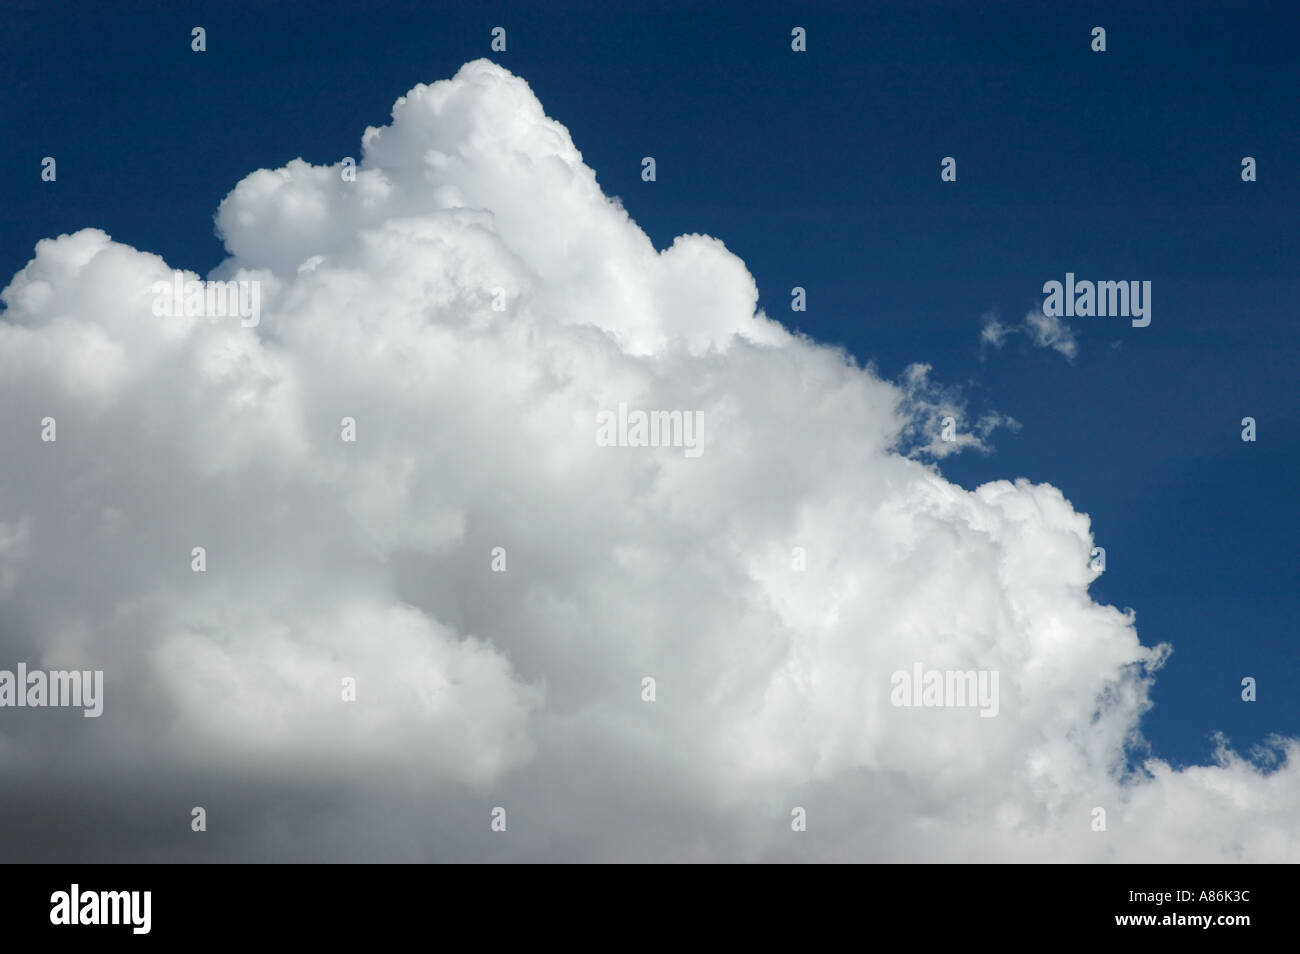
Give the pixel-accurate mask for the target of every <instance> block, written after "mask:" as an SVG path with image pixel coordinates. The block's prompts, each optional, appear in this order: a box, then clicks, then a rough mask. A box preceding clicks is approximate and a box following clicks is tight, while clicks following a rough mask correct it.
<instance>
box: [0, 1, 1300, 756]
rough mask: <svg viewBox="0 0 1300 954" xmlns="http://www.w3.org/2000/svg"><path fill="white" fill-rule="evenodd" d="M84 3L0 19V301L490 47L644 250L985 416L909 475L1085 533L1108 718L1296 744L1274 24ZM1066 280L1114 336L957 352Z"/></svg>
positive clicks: (1284, 79)
mask: <svg viewBox="0 0 1300 954" xmlns="http://www.w3.org/2000/svg"><path fill="white" fill-rule="evenodd" d="M109 6H110V7H111V9H103V7H102V5H101V4H99V3H79V2H78V3H66V2H65V3H58V4H53V3H31V2H28V0H6V3H5V7H4V11H3V13H0V22H3V29H4V39H5V43H4V48H5V56H4V57H0V121H2V123H3V126H2V128H3V129H4V131H5V133H6V135H5V146H4V148H3V150H0V175H2V176H3V182H4V199H3V202H2V203H0V276H2V277H0V284H7V282H8V280H9V278H10V277H11V276H12V274H13V273H14V272H15V271H17V270H18V269H20V268H22V266H23V265H24V264H25V263H26V262H27V261H28V260H29V259H30V258H31V255H32V249H33V246H34V245H35V243H36V241H37V240H38V239H40V238H43V237H46V236H54V235H58V234H59V233H61V232H71V231H75V230H77V229H79V228H83V227H86V226H96V227H99V228H102V229H104V230H105V231H107V232H108V233H109V234H110V235H112V236H113V237H114V238H115V239H117V240H118V241H121V242H125V243H129V244H131V245H134V246H136V247H137V248H140V249H144V250H147V251H152V252H156V253H158V254H160V255H162V256H163V257H164V258H165V259H166V260H167V261H168V262H169V263H170V264H171V265H172V266H175V267H184V268H190V269H194V270H196V271H198V272H201V273H206V272H207V271H208V270H209V269H210V268H212V267H213V266H215V265H216V264H217V263H218V262H219V261H220V260H221V258H222V257H223V252H222V249H221V245H220V242H219V241H218V239H217V238H216V237H215V234H214V231H213V214H214V212H215V211H216V208H217V205H218V203H219V202H220V201H221V199H222V198H223V197H224V196H225V195H226V193H227V192H229V191H230V189H231V188H233V187H234V185H235V184H236V182H238V181H239V180H240V179H241V178H242V177H243V176H244V175H246V174H247V173H249V172H250V171H252V170H254V169H256V168H259V167H269V168H275V167H278V166H281V165H283V164H284V163H286V162H287V161H288V160H290V159H293V158H295V157H298V156H302V157H303V158H305V159H307V160H309V161H311V162H316V163H333V162H337V161H338V160H339V159H340V158H341V157H342V156H345V155H351V156H354V157H358V158H359V157H360V136H361V133H362V130H363V129H364V128H365V127H366V126H367V125H384V124H386V123H387V122H388V117H389V111H390V109H391V107H392V104H393V101H394V100H395V99H396V98H397V97H398V96H400V95H401V94H403V93H404V92H406V90H408V89H409V88H410V87H411V86H413V85H414V84H416V83H417V82H433V81H435V80H438V79H444V78H447V77H450V76H451V75H452V74H454V73H455V71H456V70H457V69H458V68H459V67H460V65H461V64H462V63H464V62H465V61H467V60H470V59H474V58H476V57H480V56H491V58H493V59H495V60H496V61H497V62H500V63H501V64H502V65H504V66H506V67H507V68H509V69H511V70H512V71H514V72H516V73H518V74H519V75H521V76H523V77H524V78H525V79H526V80H527V81H528V82H529V84H530V85H531V86H532V88H533V90H534V92H535V93H536V94H537V96H538V97H539V98H540V99H541V101H542V103H543V105H544V107H545V108H546V110H547V112H548V113H549V114H550V115H551V116H553V117H554V118H556V119H558V120H559V121H560V122H562V123H564V124H565V125H566V126H567V127H568V128H569V130H570V131H571V132H572V134H573V138H574V141H575V142H576V144H577V146H578V148H579V149H581V150H582V152H583V155H584V158H585V159H586V161H587V163H588V164H589V165H590V166H592V167H593V168H594V169H595V170H596V173H597V175H598V177H599V180H600V182H601V184H602V186H603V188H604V189H605V191H606V192H607V193H608V194H611V195H617V196H619V197H620V198H621V199H622V201H623V203H624V205H625V206H626V208H627V210H628V212H629V213H630V214H631V215H632V217H633V218H634V219H635V220H636V221H637V222H638V223H639V224H640V225H641V226H642V228H644V229H645V230H646V231H647V232H648V233H649V235H650V236H651V237H652V239H653V240H654V242H655V244H656V245H657V246H658V247H664V246H666V245H669V244H671V242H672V239H673V237H674V236H676V235H678V234H680V233H684V232H706V233H708V234H711V235H715V236H717V237H719V238H721V239H722V240H724V241H725V242H726V243H727V246H728V247H729V248H731V249H732V250H733V251H734V252H736V253H737V254H738V255H739V256H740V257H741V258H743V259H744V261H745V262H746V264H747V265H748V266H749V269H750V271H751V272H752V273H753V274H754V276H755V278H756V279H757V281H758V285H759V290H760V294H761V302H760V304H761V305H762V307H764V308H765V309H766V310H767V311H768V312H769V313H770V314H771V315H772V316H773V317H775V318H778V319H779V320H781V321H783V322H785V323H787V324H788V325H793V326H795V327H798V328H800V329H801V330H803V331H805V332H807V333H808V334H810V335H811V336H813V337H814V338H816V339H818V340H822V341H828V342H834V343H838V344H842V345H844V346H845V347H846V348H848V349H849V350H850V351H851V352H852V353H853V354H854V355H856V356H857V358H858V359H859V360H860V361H862V362H864V363H865V362H867V361H872V362H874V363H875V364H876V365H877V367H878V368H879V370H880V372H881V373H882V374H884V375H886V376H888V377H894V376H897V375H898V374H899V373H900V372H901V371H902V370H903V369H904V368H905V367H906V366H907V365H908V364H910V363H912V362H916V361H924V362H928V363H930V364H932V365H933V367H934V376H935V377H936V378H937V379H938V380H939V381H941V382H944V383H952V384H961V385H963V386H964V387H965V388H966V389H967V390H968V395H969V398H970V402H971V410H972V411H974V412H982V411H984V410H988V409H996V410H998V411H1000V412H1002V413H1005V414H1008V415H1010V416H1012V417H1014V418H1016V419H1017V420H1018V421H1020V422H1021V423H1022V424H1023V429H1022V430H1020V431H1019V432H1018V433H1011V432H1007V431H1000V432H998V433H996V434H995V435H994V438H993V443H994V445H995V448H996V449H995V452H994V453H993V454H991V455H989V456H987V457H983V456H978V455H971V454H963V455H960V456H959V457H958V458H956V459H949V460H947V461H945V462H944V463H943V465H942V470H943V472H944V473H945V475H947V476H948V477H950V478H951V479H954V480H957V481H958V482H960V483H962V484H963V485H965V486H968V487H973V486H975V485H977V484H978V483H981V482H983V481H985V480H990V479H995V478H1014V477H1019V476H1024V477H1028V478H1030V479H1032V480H1035V481H1047V482H1050V483H1053V484H1055V485H1056V486H1058V487H1060V488H1061V489H1062V490H1063V491H1064V492H1065V494H1066V496H1067V497H1068V498H1069V499H1070V500H1071V501H1072V502H1073V503H1074V505H1075V506H1076V508H1078V509H1079V510H1081V511H1084V512H1087V513H1089V514H1090V515H1091V516H1092V520H1093V527H1094V529H1095V531H1096V534H1097V537H1098V542H1099V544H1100V545H1102V546H1104V547H1105V548H1106V551H1107V564H1108V572H1107V573H1106V574H1105V575H1104V576H1103V577H1102V578H1101V579H1100V580H1099V581H1098V582H1097V583H1096V584H1094V587H1093V593H1094V595H1095V596H1096V597H1097V598H1098V599H1099V600H1101V601H1103V602H1109V603H1114V604H1115V605H1117V606H1120V607H1121V608H1123V607H1133V608H1135V609H1136V610H1137V619H1138V629H1139V633H1140V634H1141V637H1142V640H1143V642H1145V643H1147V644H1152V643H1155V642H1160V641H1165V640H1168V641H1171V642H1173V644H1174V647H1175V652H1174V655H1173V657H1172V658H1171V659H1170V661H1169V663H1168V665H1167V666H1166V668H1165V670H1164V671H1163V673H1162V674H1161V676H1160V678H1159V680H1158V683H1157V686H1156V690H1155V693H1154V699H1155V702H1156V708H1155V709H1154V710H1153V711H1152V712H1151V713H1150V714H1149V715H1148V717H1147V718H1146V720H1145V722H1144V730H1145V731H1146V732H1147V734H1148V736H1149V737H1150V738H1151V739H1152V740H1153V742H1154V746H1155V751H1156V753H1157V754H1159V755H1161V756H1163V757H1166V758H1169V759H1171V760H1173V761H1174V762H1176V763H1179V764H1182V763H1186V762H1196V761H1204V760H1205V759H1206V757H1207V756H1208V754H1209V752H1210V750H1211V743H1210V739H1209V733H1210V732H1212V731H1213V730H1215V729H1221V730H1223V731H1224V732H1226V733H1227V735H1228V736H1229V737H1230V739H1231V741H1232V742H1233V744H1234V745H1236V746H1238V747H1239V748H1248V747H1249V746H1250V745H1252V744H1254V743H1256V742H1258V741H1260V740H1261V739H1262V738H1264V737H1265V736H1266V735H1268V734H1269V733H1270V732H1273V731H1280V732H1284V733H1287V734H1300V698H1298V696H1300V694H1298V693H1297V687H1298V686H1300V650H1298V649H1297V634H1296V612H1297V608H1298V607H1300V585H1298V584H1300V579H1298V576H1300V571H1298V569H1297V567H1298V566H1300V563H1298V561H1297V560H1296V556H1295V548H1296V532H1297V529H1298V528H1300V520H1297V516H1298V515H1300V505H1298V504H1297V496H1296V492H1295V488H1294V482H1293V474H1294V471H1295V467H1296V463H1297V459H1298V458H1300V454H1298V452H1297V437H1298V436H1300V435H1298V433H1297V431H1298V430H1300V428H1298V427H1297V425H1298V424H1300V421H1298V415H1297V408H1298V407H1300V402H1298V401H1297V397H1298V396H1300V395H1298V393H1297V392H1298V388H1297V384H1296V372H1297V369H1298V368H1300V334H1298V333H1297V330H1296V321H1297V318H1298V317H1300V315H1298V314H1297V304H1296V303H1297V300H1298V294H1300V270H1298V268H1297V264H1298V263H1300V236H1298V235H1297V224H1296V223H1297V210H1298V206H1300V117H1298V115H1297V113H1298V110H1297V104H1298V102H1300V96H1298V95H1297V94H1298V92H1300V52H1298V48H1297V43H1298V42H1300V29H1297V25H1298V24H1300V6H1297V5H1296V4H1295V3H1281V4H1275V5H1266V4H1242V3H1231V4H1219V5H1211V4H1204V3H1193V2H1178V3H1169V4H1165V5H1161V6H1152V5H1146V4H1141V3H1133V2H1126V3H1123V4H1115V5H1100V4H1088V5H1074V4H1066V3H1051V4H1037V3H1035V4H1032V5H1031V4H978V5H976V4H972V3H969V2H960V3H942V4H940V3H915V4H907V5H905V6H902V7H901V9H900V5H892V6H893V8H892V9H891V6H890V5H878V4H865V3H856V4H844V5H830V4H798V3H786V4H767V3H754V2H746V3H744V4H725V5H723V4H709V5H703V4H689V5H688V4H662V3H657V4H654V5H653V6H649V5H636V6H635V7H633V6H631V5H626V4H622V3H617V4H613V3H611V4H606V3H598V4H573V3H562V2H554V0H548V2H547V3H544V4H522V3H511V4H502V3H484V4H480V3H475V4H472V5H471V4H468V3H464V4H443V3H438V2H434V0H421V2H419V3H370V4H364V5H363V9H362V10H360V11H358V10H355V9H351V6H352V5H345V4H338V3H327V4H307V3H301V4H264V5H257V4H249V5H241V6H240V7H236V6H235V5H233V4H217V5H214V4H185V3H176V2H166V3H129V4H119V5H109ZM976 7H978V8H976ZM193 26H203V27H205V28H206V29H207V31H208V50H207V52H206V53H204V54H197V53H193V52H191V51H190V29H191V27H193ZM494 26H503V27H505V28H506V30H507V31H508V46H509V48H508V50H507V52H505V53H501V54H492V53H491V51H490V49H489V42H490V30H491V28H492V27H494ZM794 26H803V27H805V28H806V29H807V30H808V52H807V53H804V54H796V53H793V52H791V50H790V30H791V28H792V27H794ZM1094 26H1103V27H1105V28H1106V30H1107V41H1108V51H1107V52H1106V53H1104V54H1097V53H1093V52H1092V51H1091V50H1090V48H1089V44H1090V31H1091V28H1092V27H1094ZM46 155H52V156H54V157H56V159H57V160H58V181H57V183H55V184H47V183H43V182H41V181H40V161H41V157H43V156H46ZM646 155H652V156H654V157H655V158H656V160H657V162H658V181H657V182H654V183H645V182H642V181H641V178H640V171H641V165H640V160H641V157H642V156H646ZM947 155H951V156H954V157H956V159H957V169H958V181H957V182H956V183H942V182H940V180H939V161H940V158H941V157H943V156H947ZM1247 155H1249V156H1254V157H1255V158H1256V159H1257V161H1258V181H1257V182H1254V183H1249V184H1247V183H1243V182H1242V181H1241V178H1240V162H1241V158H1242V157H1243V156H1247ZM1066 271H1073V272H1075V273H1076V275H1077V276H1078V277H1080V278H1092V279H1117V280H1118V279H1138V280H1149V281H1151V282H1152V283H1153V292H1152V306H1153V307H1152V322H1151V325H1150V327H1147V328H1142V329H1138V328H1132V327H1131V326H1130V325H1129V323H1128V321H1127V320H1123V319H1114V318H1112V319H1091V320H1089V321H1085V322H1082V323H1080V322H1078V321H1076V322H1074V323H1073V324H1072V327H1074V328H1075V330H1076V331H1077V332H1078V335H1079V342H1080V354H1079V356H1078V357H1077V358H1076V360H1075V361H1074V363H1073V364H1069V363H1067V362H1066V361H1065V360H1064V359H1063V358H1062V357H1061V356H1060V355H1058V354H1056V353H1054V352H1051V351H1047V350H1041V349H1034V348H1031V347H1029V345H1028V343H1027V342H1026V340H1025V339H1024V338H1023V337H1020V338H1013V339H1011V340H1010V341H1009V342H1008V344H1007V345H1006V347H1005V348H1004V349H1003V350H1001V351H991V352H987V353H984V354H981V349H980V345H979V333H980V326H981V316H982V315H983V314H984V313H985V312H987V311H990V310H996V311H997V312H999V313H1000V315H1001V318H1002V320H1003V321H1004V322H1006V323H1018V322H1019V321H1020V320H1021V318H1022V317H1023V316H1024V313H1025V312H1026V311H1027V310H1028V309H1030V308H1033V307H1037V306H1038V305H1039V304H1040V303H1041V300H1042V292H1041V288H1042V285H1043V282H1045V281H1048V280H1052V279H1056V280H1062V279H1063V278H1064V275H1065V272H1066ZM794 285H802V286H804V287H805V288H806V289H807V290H808V306H809V307H808V311H807V313H806V314H799V315H794V314H792V313H791V312H790V310H789V302H790V289H791V287H792V286H794ZM1067 320H1068V319H1067ZM1246 415H1250V416H1253V417H1255V418H1256V420H1257V421H1258V428H1259V439H1258V442H1257V443H1254V444H1246V443H1243V442H1242V441H1241V439H1240V430H1241V427H1240V421H1241V418H1242V417H1243V416H1246ZM1246 675H1251V676H1255V677H1256V678H1257V679H1258V680H1259V701H1258V702H1256V703H1254V704H1245V703H1243V702H1241V701H1240V681H1241V678H1242V677H1243V676H1246Z"/></svg>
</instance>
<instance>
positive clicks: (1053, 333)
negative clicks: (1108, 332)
mask: <svg viewBox="0 0 1300 954" xmlns="http://www.w3.org/2000/svg"><path fill="white" fill-rule="evenodd" d="M1015 334H1024V335H1027V336H1028V338H1029V340H1030V342H1031V343H1032V344H1033V345H1034V347H1036V348H1051V349H1052V350H1053V351H1055V352H1057V353H1058V354H1060V355H1063V356H1064V357H1065V359H1066V360H1067V361H1073V360H1074V358H1075V355H1077V354H1078V353H1079V342H1078V339H1077V338H1076V337H1075V334H1074V330H1073V329H1072V328H1070V327H1069V326H1068V325H1067V324H1066V323H1065V322H1063V321H1062V320H1061V319H1060V318H1059V317H1057V316H1054V315H1045V314H1043V310H1042V309H1041V308H1031V309H1030V310H1029V311H1028V312H1026V313H1025V320H1024V321H1023V322H1022V323H1021V324H1020V325H1019V326H1015V327H1013V326H1011V325H1004V324H1003V323H1002V321H1001V320H1000V319H999V318H998V317H997V315H996V314H994V313H992V312H989V313H986V314H985V315H984V318H983V324H982V325H981V326H980V344H981V345H990V346H992V347H994V348H1001V347H1002V346H1003V345H1004V344H1005V343H1006V340H1007V338H1008V337H1010V336H1011V335H1015Z"/></svg>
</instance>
